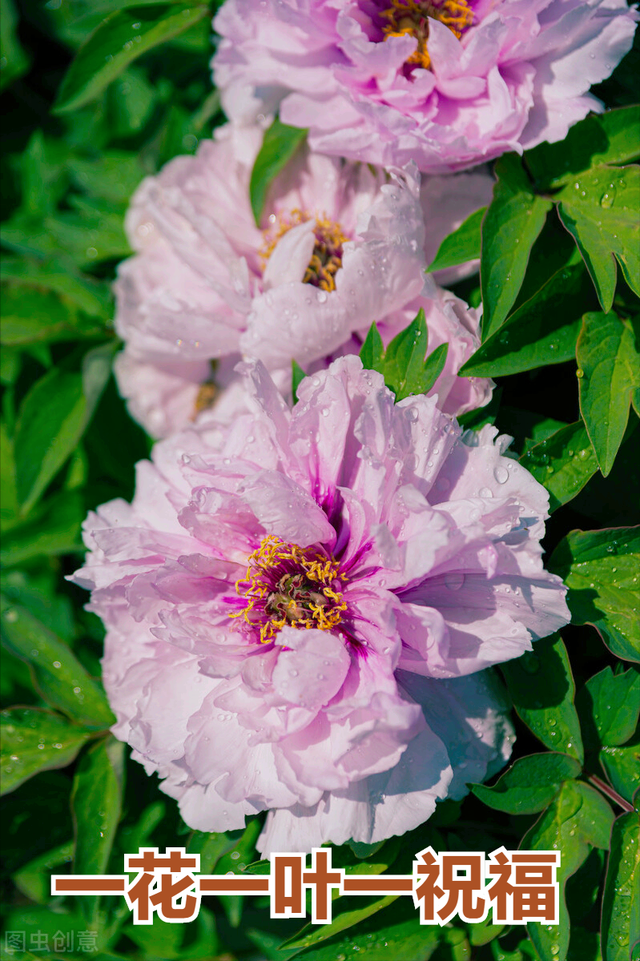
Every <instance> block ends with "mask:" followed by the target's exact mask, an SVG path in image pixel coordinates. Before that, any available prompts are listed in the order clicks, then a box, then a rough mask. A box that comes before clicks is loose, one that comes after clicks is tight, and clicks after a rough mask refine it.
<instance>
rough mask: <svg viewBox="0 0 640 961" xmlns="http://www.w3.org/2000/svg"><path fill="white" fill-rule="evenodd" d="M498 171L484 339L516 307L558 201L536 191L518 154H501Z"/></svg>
mask: <svg viewBox="0 0 640 961" xmlns="http://www.w3.org/2000/svg"><path fill="white" fill-rule="evenodd" d="M495 173H496V176H497V177H498V182H497V184H496V185H495V187H494V188H493V200H492V201H491V203H490V205H489V207H488V209H487V212H486V214H485V218H484V221H483V224H482V255H481V263H480V284H481V287H482V302H483V311H484V312H483V320H482V339H483V341H484V340H486V339H487V338H488V337H490V336H491V335H492V334H494V333H495V332H496V331H497V330H498V329H499V328H500V327H501V326H502V324H503V323H504V321H505V319H506V317H507V315H508V313H509V310H510V309H511V307H512V306H513V304H514V302H515V299H516V297H517V296H518V291H519V290H520V287H521V285H522V281H523V279H524V275H525V271H526V269H527V263H528V261H529V254H530V252H531V248H532V247H533V244H534V243H535V240H536V238H537V236H538V234H539V233H540V231H541V230H542V228H543V226H544V222H545V220H546V217H547V213H548V212H549V210H551V206H552V204H551V201H550V200H546V199H544V198H543V197H537V196H536V195H535V194H534V192H533V188H532V186H531V182H530V181H529V178H528V177H527V174H526V173H525V170H524V168H523V166H522V161H521V159H520V158H519V157H518V156H517V155H516V154H505V155H504V156H503V157H501V158H500V160H498V162H497V164H496V169H495Z"/></svg>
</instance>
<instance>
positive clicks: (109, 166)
mask: <svg viewBox="0 0 640 961" xmlns="http://www.w3.org/2000/svg"><path fill="white" fill-rule="evenodd" d="M65 168H66V169H67V170H68V172H69V174H70V175H71V179H72V181H73V182H74V184H75V186H76V187H78V189H79V190H83V191H86V192H87V193H88V194H91V195H92V196H93V197H98V198H100V199H101V200H105V201H106V202H107V203H109V204H112V205H117V206H119V207H122V208H123V210H124V208H125V207H126V205H127V204H128V203H129V200H130V198H131V194H132V193H133V192H134V190H135V189H136V187H137V186H138V184H139V183H140V181H141V180H142V178H143V177H144V175H145V169H144V167H143V165H142V163H141V159H140V155H139V154H138V153H135V152H132V153H128V152H126V151H124V150H107V151H105V152H104V153H101V154H100V156H99V157H95V158H94V159H92V160H87V159H86V158H84V157H76V156H73V155H72V156H70V157H67V159H66V161H65ZM146 172H150V171H146Z"/></svg>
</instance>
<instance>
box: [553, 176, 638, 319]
mask: <svg viewBox="0 0 640 961" xmlns="http://www.w3.org/2000/svg"><path fill="white" fill-rule="evenodd" d="M554 199H556V200H557V201H558V203H559V206H558V213H559V214H560V219H561V220H562V223H563V224H564V226H565V227H566V228H567V230H568V231H569V233H570V234H572V235H573V237H574V238H575V241H576V243H577V245H578V247H579V248H580V253H581V254H582V257H583V260H584V262H585V264H586V265H587V269H588V271H589V273H590V274H591V279H592V280H593V283H594V285H595V288H596V291H597V293H598V299H599V301H600V304H601V305H602V309H603V310H604V311H605V312H608V311H610V310H611V306H612V304H613V295H614V293H615V289H616V274H617V271H616V260H617V262H618V263H619V264H620V268H621V270H622V273H623V275H624V279H625V280H626V282H627V283H628V285H629V287H631V289H632V290H633V291H634V292H635V293H636V294H638V296H640V253H639V251H640V225H639V224H638V215H637V212H638V207H639V206H640V167H635V166H632V167H608V166H606V165H605V164H602V165H600V166H598V167H593V168H592V169H591V170H589V171H587V172H586V173H584V174H581V175H580V177H579V179H578V180H576V181H575V183H572V184H571V185H569V186H567V187H564V188H563V189H562V190H561V191H560V193H559V194H557V196H556V197H555V198H554Z"/></svg>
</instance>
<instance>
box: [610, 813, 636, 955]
mask: <svg viewBox="0 0 640 961" xmlns="http://www.w3.org/2000/svg"><path fill="white" fill-rule="evenodd" d="M601 937H602V956H603V958H606V959H607V961H629V958H630V949H632V948H633V946H634V945H635V944H637V943H638V940H640V827H639V823H638V814H637V813H631V814H623V815H622V817H619V818H618V819H617V820H616V821H615V823H614V825H613V831H612V832H611V853H610V854H609V864H608V866H607V876H606V880H605V884H604V894H603V896H602V930H601Z"/></svg>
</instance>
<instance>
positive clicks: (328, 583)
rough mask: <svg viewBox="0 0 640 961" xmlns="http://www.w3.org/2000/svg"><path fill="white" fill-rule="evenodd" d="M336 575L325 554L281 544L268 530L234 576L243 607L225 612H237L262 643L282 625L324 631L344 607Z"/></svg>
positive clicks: (335, 623) (336, 568)
mask: <svg viewBox="0 0 640 961" xmlns="http://www.w3.org/2000/svg"><path fill="white" fill-rule="evenodd" d="M341 580H345V576H344V574H340V573H339V565H338V563H337V562H336V561H334V560H333V559H332V558H331V557H330V556H328V555H327V554H323V553H320V552H318V551H315V550H312V549H310V548H302V547H298V545H297V544H286V543H285V542H284V541H282V540H281V539H280V538H279V537H274V536H273V535H271V534H270V535H268V536H267V537H264V538H263V539H262V541H261V543H260V547H259V548H258V549H257V550H255V551H254V552H253V554H251V555H250V556H249V565H248V567H247V573H246V576H245V577H243V578H241V579H240V580H238V581H236V591H237V592H238V594H239V595H240V597H242V598H243V599H244V600H245V606H244V608H243V609H242V610H240V611H236V612H234V613H233V614H230V615H229V616H230V617H242V618H244V620H245V621H246V623H247V624H249V625H250V626H251V627H253V628H256V629H258V630H259V632H260V640H261V642H262V643H264V644H267V643H268V642H269V641H271V640H272V639H273V638H274V637H275V635H276V634H277V633H278V631H279V630H281V628H283V627H286V626H287V625H290V626H291V627H296V628H306V629H309V628H316V629H318V630H321V631H330V630H333V628H335V627H337V626H338V624H339V623H340V621H341V619H342V612H343V611H346V609H347V605H346V603H345V602H344V601H343V599H342V594H341V593H340V590H339V588H340V587H341V586H342V585H341V584H340V581H341Z"/></svg>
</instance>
